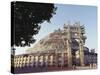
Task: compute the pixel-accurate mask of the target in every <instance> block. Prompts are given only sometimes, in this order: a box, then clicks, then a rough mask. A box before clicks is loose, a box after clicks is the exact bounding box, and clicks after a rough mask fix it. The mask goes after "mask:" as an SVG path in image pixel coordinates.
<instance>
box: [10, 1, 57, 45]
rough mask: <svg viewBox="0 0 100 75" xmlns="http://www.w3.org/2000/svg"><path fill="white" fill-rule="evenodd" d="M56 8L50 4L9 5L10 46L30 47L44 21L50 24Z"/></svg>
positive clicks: (23, 3)
mask: <svg viewBox="0 0 100 75" xmlns="http://www.w3.org/2000/svg"><path fill="white" fill-rule="evenodd" d="M55 11H56V7H55V6H54V4H52V3H33V2H21V1H16V2H12V3H11V21H12V26H11V27H12V28H11V40H12V41H11V46H13V45H16V46H30V44H31V43H34V42H35V39H34V35H36V34H38V32H39V30H40V28H41V26H40V24H41V23H43V22H44V21H47V22H50V19H51V18H52V17H53V15H54V14H55Z"/></svg>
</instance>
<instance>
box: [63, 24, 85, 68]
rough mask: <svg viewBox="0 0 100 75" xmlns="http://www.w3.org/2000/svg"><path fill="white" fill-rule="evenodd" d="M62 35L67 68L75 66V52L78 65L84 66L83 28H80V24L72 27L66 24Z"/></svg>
mask: <svg viewBox="0 0 100 75" xmlns="http://www.w3.org/2000/svg"><path fill="white" fill-rule="evenodd" d="M64 33H65V37H64V39H65V41H66V43H67V44H66V45H67V48H66V50H67V53H68V67H72V65H75V64H76V60H75V59H76V51H78V52H79V64H80V65H81V66H84V52H83V46H84V44H85V39H86V37H85V36H84V34H85V29H84V26H81V25H80V22H76V23H75V24H73V25H71V24H70V22H68V24H67V25H66V24H64Z"/></svg>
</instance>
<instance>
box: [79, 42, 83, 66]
mask: <svg viewBox="0 0 100 75" xmlns="http://www.w3.org/2000/svg"><path fill="white" fill-rule="evenodd" d="M79 56H80V65H81V66H84V52H83V44H82V43H79Z"/></svg>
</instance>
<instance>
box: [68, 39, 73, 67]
mask: <svg viewBox="0 0 100 75" xmlns="http://www.w3.org/2000/svg"><path fill="white" fill-rule="evenodd" d="M67 53H68V67H69V68H71V67H72V51H71V44H70V42H69V40H67Z"/></svg>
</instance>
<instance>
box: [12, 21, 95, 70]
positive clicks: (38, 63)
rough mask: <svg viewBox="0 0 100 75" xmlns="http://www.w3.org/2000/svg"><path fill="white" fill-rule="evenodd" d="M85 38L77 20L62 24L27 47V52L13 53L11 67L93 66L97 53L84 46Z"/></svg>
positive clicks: (61, 67) (83, 28)
mask: <svg viewBox="0 0 100 75" xmlns="http://www.w3.org/2000/svg"><path fill="white" fill-rule="evenodd" d="M86 38H87V37H86V36H85V26H84V25H80V23H79V22H76V23H74V24H72V25H71V24H70V23H68V24H64V25H63V28H62V29H58V30H55V31H54V32H52V33H49V34H48V35H47V36H46V37H44V38H42V39H41V40H40V41H39V42H37V43H36V44H35V45H34V47H32V48H30V49H28V50H27V54H21V55H15V56H14V63H13V65H14V66H13V67H14V68H22V67H31V68H35V67H44V68H45V70H46V69H47V68H49V67H53V68H54V67H58V68H60V69H63V68H72V67H73V66H89V65H93V66H95V65H97V53H95V49H92V50H89V48H88V47H86V46H85V41H86ZM53 68H52V69H53Z"/></svg>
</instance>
